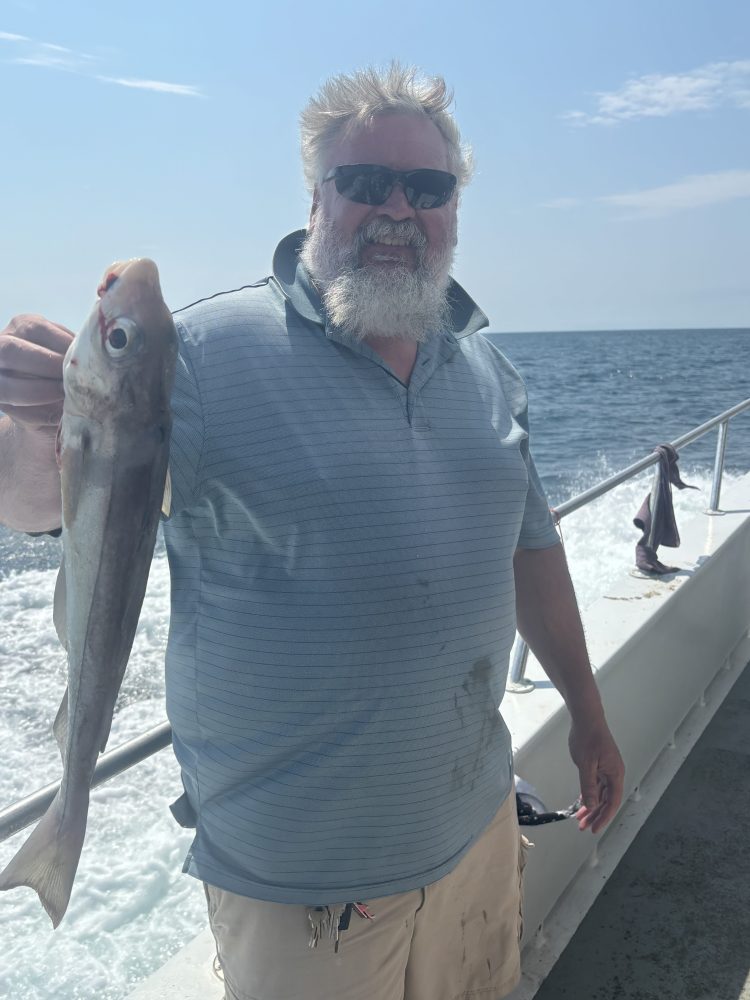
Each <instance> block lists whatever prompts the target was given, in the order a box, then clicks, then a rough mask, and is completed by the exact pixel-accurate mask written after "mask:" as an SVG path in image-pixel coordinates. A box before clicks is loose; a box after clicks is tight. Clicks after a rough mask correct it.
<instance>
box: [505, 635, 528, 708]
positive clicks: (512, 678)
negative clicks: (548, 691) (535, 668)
mask: <svg viewBox="0 0 750 1000" xmlns="http://www.w3.org/2000/svg"><path fill="white" fill-rule="evenodd" d="M528 658H529V647H528V646H527V645H526V643H525V642H524V640H523V639H522V638H521V636H520V635H516V642H515V645H514V646H513V651H512V653H511V654H510V670H509V671H508V682H507V684H506V685H505V690H506V691H511V692H512V693H513V694H528V693H529V691H533V690H534V682H533V681H530V680H527V679H526V677H525V676H524V674H525V673H526V661H527V660H528Z"/></svg>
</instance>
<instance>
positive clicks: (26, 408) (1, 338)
mask: <svg viewBox="0 0 750 1000" xmlns="http://www.w3.org/2000/svg"><path fill="white" fill-rule="evenodd" d="M73 336H74V335H73V334H72V333H71V331H70V330H68V329H66V328H65V327H64V326H60V325H59V324H57V323H50V322H49V320H46V319H44V318H43V317H42V316H33V315H26V316H16V317H15V318H14V319H12V320H11V321H10V323H9V324H8V326H7V327H6V328H5V330H2V331H0V411H2V412H3V413H4V414H6V415H7V416H9V417H10V418H11V420H14V421H16V422H17V423H20V424H24V425H25V426H26V427H33V428H41V427H49V426H53V425H54V424H56V423H57V422H58V421H59V420H60V416H61V414H62V403H63V396H64V390H63V381H62V368H63V358H64V357H65V354H66V352H67V350H68V348H69V347H70V344H71V342H72V340H73Z"/></svg>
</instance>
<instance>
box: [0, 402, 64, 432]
mask: <svg viewBox="0 0 750 1000" xmlns="http://www.w3.org/2000/svg"><path fill="white" fill-rule="evenodd" d="M62 410H63V405H62V400H60V402H59V403H58V404H57V405H54V404H50V405H44V406H9V405H8V404H7V403H0V412H2V413H4V414H5V415H6V416H7V417H10V419H11V420H12V421H13V422H14V423H17V424H24V425H25V426H26V427H27V428H29V429H37V428H39V429H41V428H45V427H50V428H56V427H57V425H58V424H59V423H60V419H61V418H62Z"/></svg>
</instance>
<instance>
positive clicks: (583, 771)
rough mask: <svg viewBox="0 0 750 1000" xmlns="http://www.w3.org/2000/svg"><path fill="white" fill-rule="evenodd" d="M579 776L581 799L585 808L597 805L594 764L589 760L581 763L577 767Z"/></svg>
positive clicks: (597, 787)
mask: <svg viewBox="0 0 750 1000" xmlns="http://www.w3.org/2000/svg"><path fill="white" fill-rule="evenodd" d="M579 775H580V778H581V799H582V800H583V804H584V805H585V806H586V808H587V809H593V808H594V807H595V806H598V805H599V785H598V782H597V780H596V765H595V764H594V763H593V762H591V763H589V762H587V763H586V764H583V765H581V767H580V768H579Z"/></svg>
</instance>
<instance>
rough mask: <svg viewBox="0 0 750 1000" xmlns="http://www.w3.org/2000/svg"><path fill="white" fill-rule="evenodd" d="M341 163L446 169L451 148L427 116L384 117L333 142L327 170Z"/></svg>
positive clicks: (373, 120)
mask: <svg viewBox="0 0 750 1000" xmlns="http://www.w3.org/2000/svg"><path fill="white" fill-rule="evenodd" d="M342 163H378V164H381V165H382V166H386V167H394V168H398V169H401V170H410V169H417V168H419V167H433V168H435V169H438V170H445V169H447V168H448V146H447V144H446V141H445V138H444V137H443V134H442V133H441V131H440V129H439V128H438V127H437V125H435V123H434V122H433V121H432V120H431V119H430V118H428V117H427V116H426V115H424V114H419V113H415V114H404V113H390V114H382V115H376V116H374V117H373V118H371V119H370V120H369V121H367V122H365V123H362V124H357V125H355V126H353V127H352V128H350V129H349V130H348V131H347V132H346V133H344V134H343V135H341V136H340V137H339V138H338V139H337V140H336V142H334V143H333V145H332V146H331V148H330V150H329V153H328V157H327V163H326V167H327V168H331V167H335V166H339V165H340V164H342Z"/></svg>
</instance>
